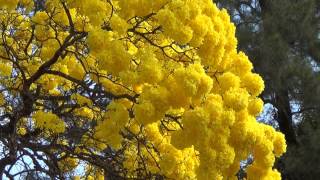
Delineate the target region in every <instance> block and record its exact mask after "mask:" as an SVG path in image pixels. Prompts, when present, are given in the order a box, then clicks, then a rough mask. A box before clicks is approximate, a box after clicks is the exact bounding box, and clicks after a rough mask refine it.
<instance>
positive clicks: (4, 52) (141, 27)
mask: <svg viewBox="0 0 320 180" xmlns="http://www.w3.org/2000/svg"><path fill="white" fill-rule="evenodd" d="M0 25H1V26H0V32H1V37H0V92H1V93H0V136H1V137H0V141H1V150H2V153H1V154H2V155H1V160H0V172H1V176H7V177H9V178H15V177H17V176H23V175H25V174H26V173H27V174H28V173H38V174H39V175H42V176H48V177H51V178H52V179H54V178H60V179H64V178H70V177H72V178H74V179H104V178H106V179H114V178H119V179H126V178H130V179H162V178H166V179H199V180H207V179H208V180H209V179H236V178H237V176H236V174H237V172H238V171H239V169H240V163H241V161H242V160H245V159H247V158H248V157H252V158H253V163H252V164H251V165H250V166H249V167H248V168H247V169H246V172H247V179H250V180H251V179H252V180H255V179H257V180H263V179H266V180H267V179H268V180H269V179H280V178H281V175H280V173H279V172H278V171H277V170H275V169H273V164H274V162H275V158H276V157H279V156H281V155H282V154H283V153H284V152H285V150H286V144H285V140H284V136H283V135H282V134H281V133H279V132H276V131H275V130H274V129H273V128H272V127H270V126H267V125H264V124H261V123H258V122H257V121H256V119H255V117H256V116H257V115H259V113H260V112H261V111H262V108H263V102H262V100H261V99H260V98H259V95H260V93H261V92H262V91H263V89H264V84H263V80H262V79H261V77H260V76H259V75H258V74H255V73H254V72H253V67H252V64H251V62H250V61H249V59H248V58H247V56H246V55H245V54H244V53H243V52H238V51H237V40H236V38H235V26H234V25H233V24H232V23H231V22H230V17H229V15H228V14H227V12H226V10H220V9H218V8H217V6H216V5H215V4H214V3H212V2H211V0H152V1H150V0H90V1H89V0H43V1H41V0H0ZM26 159H28V160H26ZM30 163H31V164H33V166H29V164H30ZM14 166H22V167H23V168H22V170H21V172H16V171H17V170H12V169H16V168H13V167H14ZM81 167H82V169H81V170H79V169H78V168H81ZM77 169H78V170H77ZM79 171H81V172H80V173H79ZM77 172H78V174H77Z"/></svg>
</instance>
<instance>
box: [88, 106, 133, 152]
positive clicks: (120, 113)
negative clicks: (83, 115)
mask: <svg viewBox="0 0 320 180" xmlns="http://www.w3.org/2000/svg"><path fill="white" fill-rule="evenodd" d="M128 121H129V112H128V110H127V108H126V107H125V106H124V105H123V103H121V102H115V101H113V102H111V104H110V105H109V106H108V111H107V113H106V114H105V115H104V118H103V120H102V121H101V122H98V125H97V127H96V129H95V134H94V137H95V138H96V139H98V140H100V141H102V142H104V143H107V144H110V145H111V146H113V147H114V148H120V147H121V141H122V137H121V135H120V131H121V130H122V129H123V128H124V127H125V125H126V124H127V123H128Z"/></svg>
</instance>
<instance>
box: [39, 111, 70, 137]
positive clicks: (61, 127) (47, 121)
mask: <svg viewBox="0 0 320 180" xmlns="http://www.w3.org/2000/svg"><path fill="white" fill-rule="evenodd" d="M33 121H34V123H35V126H36V127H37V128H40V129H43V130H49V131H50V132H52V133H63V132H64V131H65V126H66V125H65V123H64V121H63V120H62V119H60V118H59V117H58V116H57V115H55V114H53V113H51V112H43V111H36V112H35V113H34V114H33Z"/></svg>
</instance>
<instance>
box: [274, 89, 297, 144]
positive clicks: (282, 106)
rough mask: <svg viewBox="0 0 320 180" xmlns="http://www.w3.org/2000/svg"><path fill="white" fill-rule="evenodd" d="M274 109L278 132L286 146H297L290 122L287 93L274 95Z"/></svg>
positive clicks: (290, 112)
mask: <svg viewBox="0 0 320 180" xmlns="http://www.w3.org/2000/svg"><path fill="white" fill-rule="evenodd" d="M274 105H275V107H276V108H277V110H278V112H277V117H276V120H277V121H278V123H279V129H280V131H281V132H282V133H283V134H284V135H285V138H286V141H287V143H288V144H297V138H296V133H295V129H294V126H293V121H292V111H291V107H290V99H289V93H288V91H287V90H281V91H280V92H278V93H277V94H276V98H275V103H274Z"/></svg>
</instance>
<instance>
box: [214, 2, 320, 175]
mask: <svg viewBox="0 0 320 180" xmlns="http://www.w3.org/2000/svg"><path fill="white" fill-rule="evenodd" d="M218 2H219V5H220V6H221V7H226V8H227V9H228V10H229V12H230V13H231V14H232V19H233V21H234V22H235V24H236V26H237V37H238V40H239V49H240V50H243V51H245V52H246V53H247V54H248V56H249V57H250V59H252V62H253V64H254V67H255V71H256V72H258V73H259V74H261V75H262V76H263V78H264V80H265V83H266V89H265V91H264V93H263V94H262V96H261V97H262V98H263V99H264V102H267V103H268V104H269V105H268V106H267V107H269V108H270V107H271V109H269V113H267V114H266V117H264V118H266V119H268V121H269V123H273V122H276V127H278V128H279V130H280V131H281V132H283V133H284V134H285V136H286V140H287V143H288V153H287V154H286V156H284V158H283V159H282V160H281V162H279V164H278V166H279V167H281V170H282V173H283V174H284V177H285V179H313V178H314V177H315V176H316V175H317V174H319V169H320V168H319V163H318V158H317V154H318V153H319V147H320V143H319V142H318V140H317V139H318V138H319V128H318V124H319V118H318V117H319V112H320V111H319V105H320V103H319V102H320V101H319V100H320V99H319V93H320V87H319V62H320V61H319V60H320V59H319V52H320V46H319V45H320V44H319V3H320V2H319V1H317V0H296V1H290V0H284V1H275V0H266V1H265V0H243V1H228V0H220V1H218Z"/></svg>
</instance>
